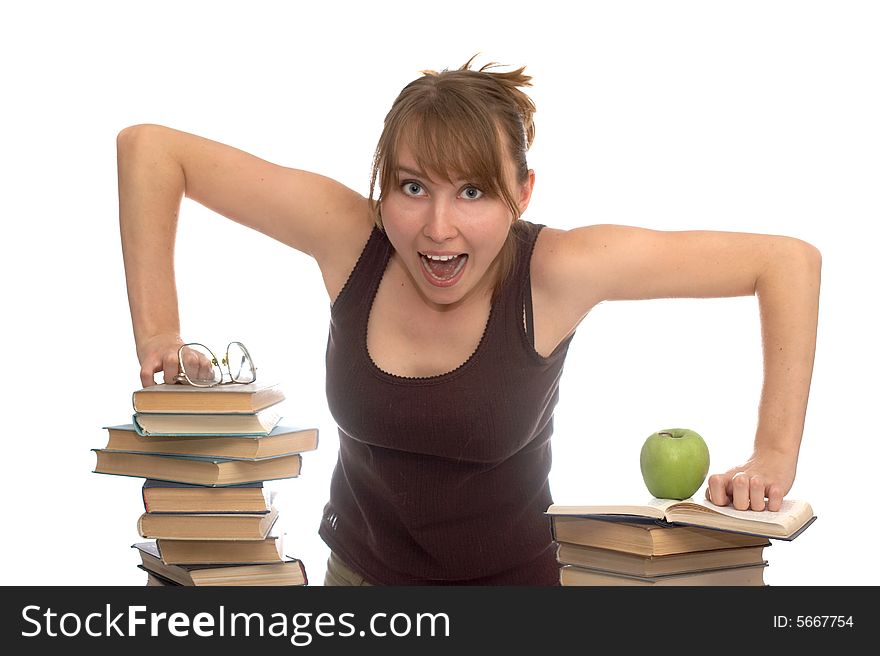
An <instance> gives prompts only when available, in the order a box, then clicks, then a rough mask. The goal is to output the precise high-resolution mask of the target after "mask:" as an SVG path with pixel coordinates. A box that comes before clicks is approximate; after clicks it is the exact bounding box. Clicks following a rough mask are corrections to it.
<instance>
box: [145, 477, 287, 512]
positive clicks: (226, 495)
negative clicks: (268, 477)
mask: <svg viewBox="0 0 880 656" xmlns="http://www.w3.org/2000/svg"><path fill="white" fill-rule="evenodd" d="M274 497H275V492H274V491H272V490H269V489H268V488H266V487H264V486H263V481H255V482H252V483H239V484H236V485H227V486H224V487H209V486H205V485H195V484H193V483H179V482H176V481H160V480H156V479H153V478H148V479H146V480H144V484H143V486H142V487H141V498H142V501H143V504H144V511H146V512H152V513H163V512H170V513H242V512H244V513H258V512H259V513H267V512H269V509H270V508H271V506H272V501H273V499H274Z"/></svg>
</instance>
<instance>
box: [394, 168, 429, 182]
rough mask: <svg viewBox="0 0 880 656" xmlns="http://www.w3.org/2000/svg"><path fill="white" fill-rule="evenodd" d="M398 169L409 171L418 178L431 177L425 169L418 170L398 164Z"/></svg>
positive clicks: (401, 171) (399, 170) (403, 171)
mask: <svg viewBox="0 0 880 656" xmlns="http://www.w3.org/2000/svg"><path fill="white" fill-rule="evenodd" d="M397 171H398V172H399V173H408V174H409V175H414V176H416V177H417V178H427V179H429V180H430V178H428V174H427V173H425V172H424V171H419V170H417V169H411V168H409V167H406V166H398V167H397Z"/></svg>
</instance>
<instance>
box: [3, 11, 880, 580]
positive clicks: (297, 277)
mask: <svg viewBox="0 0 880 656" xmlns="http://www.w3.org/2000/svg"><path fill="white" fill-rule="evenodd" d="M318 5H319V3H294V2H250V3H231V2H217V1H212V2H207V1H204V2H167V1H158V2H157V1H155V0H154V1H152V2H103V3H102V2H77V3H66V2H30V3H27V4H26V5H25V4H24V3H19V4H18V5H16V8H15V9H11V10H10V9H8V8H7V9H4V10H3V15H2V17H0V56H2V61H3V62H4V64H3V71H4V72H3V83H2V86H3V89H2V92H0V93H2V95H3V98H4V100H3V102H2V105H0V112H2V122H0V131H2V134H0V136H2V139H0V167H2V169H0V174H2V175H0V184H2V190H3V191H2V198H3V205H2V219H3V220H2V235H3V237H2V251H3V257H2V258H0V267H2V276H0V280H2V283H0V284H2V313H3V320H2V323H0V325H2V328H0V330H2V344H3V354H4V360H3V373H2V376H0V385H2V394H0V399H2V403H3V408H2V413H3V434H2V436H0V441H2V452H3V465H4V473H3V476H2V479H0V485H2V497H0V498H2V504H3V508H2V511H3V520H2V525H3V527H4V528H3V536H2V543H0V544H2V546H0V548H2V559H0V577H2V578H0V580H2V582H3V583H4V584H34V585H38V584H51V583H60V584H101V585H116V584H132V585H141V584H143V583H144V579H145V576H144V574H143V572H141V571H140V570H138V569H137V568H136V567H135V565H136V563H137V562H138V557H137V554H136V552H135V551H134V550H132V549H130V548H129V546H130V545H131V544H132V543H133V542H136V541H137V540H138V539H139V538H138V535H137V532H136V520H137V518H138V516H139V515H140V513H141V512H142V506H141V502H140V486H141V482H142V481H141V479H134V478H124V477H116V476H104V475H98V474H94V473H92V469H93V467H94V460H95V456H94V454H93V453H92V452H91V451H90V449H92V448H95V447H102V446H104V444H105V442H106V432H105V431H104V430H103V429H102V427H103V426H106V425H110V424H117V423H124V422H126V421H128V420H129V419H130V414H131V393H132V391H134V389H136V388H137V387H139V378H138V364H137V361H136V358H135V350H134V343H133V338H132V334H131V324H130V319H129V314H128V304H127V297H126V291H125V282H124V276H123V265H122V257H121V252H120V245H119V233H118V224H117V190H116V160H115V137H116V134H117V133H118V131H119V130H121V129H122V128H124V127H126V126H128V125H132V124H136V123H143V122H150V123H160V124H165V125H169V126H172V127H175V128H178V129H181V130H185V131H189V132H193V133H197V134H200V135H203V136H206V137H209V138H212V139H215V140H218V141H222V142H224V143H229V144H232V145H235V146H237V147H239V148H242V149H244V150H247V151H249V152H252V153H254V154H256V155H258V156H260V157H263V158H265V159H267V160H270V161H273V162H277V163H279V164H284V165H288V166H294V167H297V168H304V169H309V170H313V171H317V172H320V173H323V174H325V175H329V176H331V177H334V178H336V179H339V180H341V181H342V182H344V183H345V184H347V185H349V186H351V187H353V188H354V189H357V190H358V191H360V192H361V193H364V194H365V193H366V192H367V187H368V180H369V166H370V161H371V156H372V152H373V148H374V146H375V142H376V140H377V138H378V136H379V133H380V130H381V125H382V119H383V117H384V115H385V113H386V112H387V110H388V108H389V107H390V105H391V102H392V101H393V99H394V97H395V96H396V95H397V93H398V92H399V90H400V89H401V88H402V87H403V86H404V85H405V84H406V83H408V82H409V81H410V80H412V79H413V78H415V77H417V76H418V75H419V71H420V70H421V69H426V68H431V69H438V70H439V69H442V68H445V67H450V68H457V67H458V66H460V65H461V64H463V63H464V62H465V61H466V60H467V59H468V58H469V57H470V56H471V55H473V54H474V53H476V52H480V53H482V54H481V55H480V57H479V58H478V60H477V61H478V63H480V64H482V63H486V62H489V61H497V62H500V63H503V64H507V65H509V66H520V65H523V64H525V65H527V67H528V68H527V72H528V73H530V74H531V75H533V76H534V88H533V91H532V97H533V98H534V100H535V102H536V103H537V107H538V113H537V115H536V117H535V118H536V123H537V140H536V142H535V145H534V147H533V150H532V153H531V156H530V162H529V163H530V166H531V167H533V168H534V169H535V170H536V172H537V187H536V190H535V195H534V199H533V202H532V205H531V207H530V209H529V211H528V213H527V214H526V217H525V218H527V219H530V220H532V221H534V222H537V223H545V224H548V225H550V226H553V227H557V228H570V227H574V226H579V225H586V224H592V223H619V224H627V225H637V226H644V227H649V228H654V229H661V230H683V229H710V230H728V231H742V232H761V233H770V234H783V235H792V236H796V237H799V238H801V239H804V240H806V241H809V242H811V243H813V244H814V245H816V246H817V247H818V248H819V249H820V250H821V251H822V254H823V262H824V268H823V281H822V292H821V313H820V325H819V338H818V351H817V355H816V363H815V369H814V376H813V385H812V392H811V397H810V403H809V408H808V412H807V421H806V429H805V432H804V438H803V444H802V449H801V457H800V461H799V468H798V476H797V480H796V481H795V484H794V488H793V489H792V491H791V493H790V495H789V496H790V497H793V498H804V499H807V500H809V501H810V502H811V503H812V504H813V506H814V508H815V510H816V513H817V514H818V516H819V519H818V520H817V521H816V523H815V524H814V525H813V526H812V527H811V528H810V529H809V530H808V531H807V532H806V533H804V534H803V535H802V536H800V537H799V538H798V539H797V540H795V541H794V542H791V543H783V542H778V543H775V544H774V546H773V547H771V548H770V549H768V551H767V557H768V559H769V561H770V567H769V569H768V570H767V572H766V580H767V582H769V583H771V584H774V585H787V584H792V585H802V584H822V585H826V584H853V585H858V584H868V583H872V584H878V583H880V579H878V575H877V570H876V567H874V563H875V560H876V556H875V554H874V553H872V552H873V544H874V538H876V535H877V529H876V521H875V520H874V519H869V518H867V516H868V515H871V514H875V511H873V510H871V509H870V508H869V502H871V501H873V499H874V494H873V492H874V488H873V482H872V481H873V479H874V478H875V473H876V470H875V465H876V462H877V460H878V437H880V436H878V430H877V421H876V416H875V409H876V406H877V391H878V384H877V370H878V364H880V363H878V354H877V341H876V330H877V329H876V321H875V319H876V314H877V312H876V308H877V295H876V284H877V281H878V276H877V265H876V243H875V238H876V235H877V228H876V223H877V220H878V206H880V200H878V199H880V194H878V185H877V180H878V174H880V160H878V152H880V128H878V125H880V123H878V120H877V117H878V116H880V95H878V89H880V87H878V85H877V80H878V62H880V42H878V39H877V34H878V33H880V12H878V9H877V8H876V5H875V4H874V3H870V2H834V3H832V2H805V1H799V2H770V1H762V2H738V3H729V2H724V3H722V2H696V1H695V2H615V3H612V2H604V3H598V2H583V3H577V4H575V3H569V2H565V3H563V2H544V3H534V2H511V1H509V0H505V1H504V2H495V1H493V2H479V3H477V2H473V1H468V2H450V1H447V2H443V3H434V4H428V3H412V2H362V3H351V5H350V6H349V5H347V4H343V3H338V2H334V3H323V4H321V5H320V8H318ZM206 254H207V255H208V257H206ZM669 257H670V258H674V257H675V253H669ZM177 258H178V260H177V261H178V270H177V274H178V285H179V293H180V301H181V319H182V326H183V336H184V339H187V340H197V341H203V342H206V343H208V344H212V345H217V346H218V348H219V347H222V346H223V345H225V344H226V342H227V341H229V340H230V339H240V340H242V341H244V342H245V343H246V344H248V345H249V347H250V348H251V350H252V353H253V354H254V358H255V360H256V361H257V364H258V365H259V367H260V372H261V376H262V377H264V378H265V379H268V378H275V379H277V380H278V381H279V382H280V383H281V384H282V386H283V389H284V390H285V392H286V394H287V400H286V401H285V402H284V403H285V405H284V415H285V418H286V420H285V423H294V424H300V425H313V426H318V427H319V429H320V431H321V444H320V448H319V450H318V451H316V452H312V453H308V454H305V456H304V465H303V472H302V475H301V477H299V478H298V479H292V480H288V481H284V482H276V483H272V484H271V485H272V486H273V487H275V488H276V489H278V490H279V491H280V492H281V494H282V497H283V503H282V506H281V507H282V519H281V521H282V522H283V525H284V528H285V529H286V530H287V531H288V547H289V551H290V553H291V554H292V555H295V556H298V557H300V558H302V560H303V561H304V562H305V564H306V568H307V570H308V572H309V575H310V577H311V579H312V582H313V583H315V584H320V583H321V581H322V579H323V573H324V561H325V558H326V555H327V549H326V547H325V546H324V544H323V543H322V542H321V540H320V539H319V538H318V536H317V528H318V523H319V519H320V515H321V509H322V507H323V504H324V503H325V501H326V498H327V491H328V486H329V481H330V474H331V471H332V467H333V465H334V463H335V458H336V447H337V440H336V432H335V426H334V424H333V421H332V418H331V417H330V416H329V413H328V412H327V408H326V401H325V397H324V367H323V364H324V349H325V345H326V334H327V321H328V306H329V303H328V299H327V298H326V297H325V292H324V289H323V285H322V282H321V279H320V276H319V272H318V269H317V267H316V266H315V265H314V264H313V262H312V261H311V260H310V259H309V258H308V257H306V256H305V255H302V254H300V253H298V252H296V251H293V250H291V249H288V248H287V247H284V246H282V245H280V244H278V243H275V242H273V241H271V240H270V239H268V238H266V237H264V236H262V235H260V234H257V233H255V232H251V231H248V230H247V229H245V228H243V227H241V226H239V225H237V224H234V223H232V222H230V221H227V220H226V219H224V218H222V217H219V216H217V215H214V214H212V213H210V212H209V211H207V210H205V209H204V208H202V207H200V206H198V205H197V204H195V203H193V202H191V201H184V205H183V208H182V216H181V220H180V231H179V239H178V251H177ZM586 284H589V281H586ZM761 365H762V360H761V343H760V323H759V316H758V306H757V301H756V299H755V298H753V297H744V298H734V299H709V300H705V299H704V300H685V299H678V300H656V301H640V302H618V303H607V304H603V305H601V306H599V307H598V308H596V309H595V310H594V311H593V312H592V313H591V314H590V315H589V316H588V318H587V319H586V320H585V321H584V323H583V324H582V325H581V327H580V329H579V330H578V334H577V336H576V338H575V340H574V342H573V345H572V347H571V351H570V354H569V357H568V360H567V363H566V370H565V373H564V376H563V380H562V386H561V400H560V402H559V405H558V408H557V413H556V431H555V435H554V462H555V464H554V468H553V472H552V485H553V491H554V494H555V497H556V498H557V500H563V499H565V500H571V501H576V502H580V503H591V502H594V501H596V500H600V499H601V500H608V499H613V500H618V501H624V500H626V501H641V500H647V498H649V495H648V493H647V491H646V490H645V489H644V487H643V484H642V481H641V475H640V472H639V466H638V454H639V449H640V447H641V444H642V442H643V441H644V439H645V438H646V437H647V436H648V435H649V434H650V433H652V432H654V431H655V430H658V429H661V428H668V427H673V426H684V427H689V428H693V429H695V430H697V431H698V432H700V433H701V434H702V435H703V436H704V437H705V439H706V441H707V442H708V444H709V448H710V451H711V455H712V468H711V469H712V471H713V472H720V471H723V470H724V469H727V468H728V467H730V466H732V465H735V464H739V463H740V462H741V461H743V460H744V459H745V458H746V457H747V456H748V455H749V453H750V449H751V443H752V438H753V436H754V428H755V424H756V418H757V406H758V399H759V395H760V389H761V376H762V369H761ZM700 493H702V491H701V492H700Z"/></svg>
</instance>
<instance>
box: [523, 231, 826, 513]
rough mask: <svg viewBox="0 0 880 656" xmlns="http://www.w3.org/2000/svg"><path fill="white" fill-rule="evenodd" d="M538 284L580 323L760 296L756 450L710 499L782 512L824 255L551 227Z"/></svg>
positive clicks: (787, 247)
mask: <svg viewBox="0 0 880 656" xmlns="http://www.w3.org/2000/svg"><path fill="white" fill-rule="evenodd" d="M547 237H548V239H547V242H546V243H545V248H546V251H545V252H546V257H543V258H541V263H542V264H541V270H540V271H538V272H536V273H537V276H536V280H535V282H536V284H540V285H541V286H542V288H543V293H544V294H545V295H546V297H547V298H548V299H552V303H553V305H554V307H557V308H559V307H563V308H566V313H570V314H572V315H573V316H576V317H583V316H584V315H586V313H587V312H588V311H589V310H590V308H591V307H593V306H594V305H596V304H597V303H599V302H601V301H604V300H635V299H649V298H717V297H729V296H747V295H748V296H750V295H757V297H758V303H759V309H760V315H761V334H762V343H763V355H764V384H763V389H762V393H761V402H760V407H759V412H758V427H757V431H756V435H755V443H754V449H753V453H752V455H751V457H750V458H749V459H748V460H747V461H746V462H745V464H743V465H741V466H739V467H734V468H732V469H730V470H729V471H727V472H724V473H722V474H714V475H712V476H710V477H709V484H708V487H707V490H706V495H707V497H709V498H710V500H711V501H712V502H713V503H715V504H717V505H728V504H729V503H731V501H732V502H733V505H734V507H735V508H738V509H741V510H745V509H748V508H752V509H753V510H763V509H764V508H765V498H766V499H767V503H766V507H767V508H768V509H769V510H778V509H779V507H780V505H781V503H782V499H783V497H784V496H785V495H786V494H787V493H788V491H789V490H790V489H791V486H792V483H793V482H794V477H795V471H796V468H797V459H798V453H799V450H800V443H801V437H802V435H803V430H804V418H805V415H806V408H807V399H808V397H809V391H810V380H811V377H812V370H813V359H814V355H815V351H816V328H817V323H818V314H819V284H820V274H821V268H822V258H821V255H820V253H819V251H818V250H817V249H816V248H815V247H814V246H812V245H810V244H808V243H807V242H804V241H801V240H799V239H795V238H792V237H783V236H777V235H760V234H750V233H737V232H714V231H683V232H662V231H656V230H646V229H642V228H633V227H629V226H616V225H597V226H588V227H584V228H577V229H575V230H570V231H552V232H551V233H549V234H548V235H547Z"/></svg>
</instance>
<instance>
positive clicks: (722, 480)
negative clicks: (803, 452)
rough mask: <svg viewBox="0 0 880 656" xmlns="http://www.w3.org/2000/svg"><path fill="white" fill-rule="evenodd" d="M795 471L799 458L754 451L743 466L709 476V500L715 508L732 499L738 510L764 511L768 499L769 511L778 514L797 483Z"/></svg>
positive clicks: (724, 504) (707, 496)
mask: <svg viewBox="0 0 880 656" xmlns="http://www.w3.org/2000/svg"><path fill="white" fill-rule="evenodd" d="M796 469H797V455H795V456H794V457H792V456H791V455H789V454H787V453H780V452H770V451H765V452H758V451H755V452H754V453H753V454H752V457H751V458H749V459H748V461H747V462H746V463H745V464H744V465H740V466H739V467H733V468H732V469H729V470H728V471H726V472H725V473H723V474H713V475H712V476H710V477H709V485H708V486H707V487H706V498H707V499H708V500H709V501H711V502H712V503H714V504H715V505H716V506H726V505H728V504H730V502H731V500H732V501H733V507H734V508H736V509H737V510H748V509H750V508H751V509H752V510H764V508H765V499H766V500H767V503H766V508H767V510H771V511H776V510H779V508H780V507H781V506H782V498H783V497H784V496H785V495H786V494H788V491H789V490H790V489H791V485H792V483H794V475H795V471H796Z"/></svg>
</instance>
